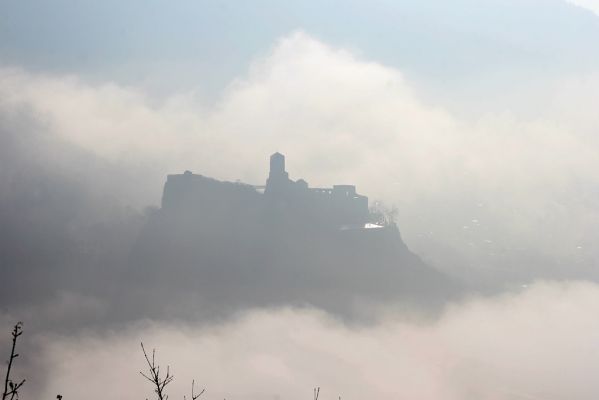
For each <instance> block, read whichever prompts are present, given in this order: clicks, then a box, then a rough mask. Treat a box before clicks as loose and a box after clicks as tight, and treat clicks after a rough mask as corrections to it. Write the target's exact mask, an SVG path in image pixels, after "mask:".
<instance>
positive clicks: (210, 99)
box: [0, 0, 599, 400]
mask: <svg viewBox="0 0 599 400" xmlns="http://www.w3.org/2000/svg"><path fill="white" fill-rule="evenodd" d="M598 13H599V2H597V1H592V0H572V1H570V2H566V1H561V0H485V1H480V0H453V1H441V0H439V1H433V0H427V1H411V0H396V1H391V0H388V1H386V0H379V1H374V2H373V1H368V2H365V1H357V0H350V1H340V0H339V1H337V0H331V1H312V0H308V1H297V2H291V1H289V2H280V1H274V0H273V1H269V0H263V1H256V2H235V1H221V2H216V1H215V2H208V1H179V2H160V1H141V0H140V1H135V0H133V1H128V2H122V1H112V0H107V1H102V2H95V1H70V0H57V1H51V2H50V1H33V0H31V1H30V0H20V1H3V2H1V3H0V135H1V136H0V218H2V222H4V223H7V222H8V223H10V224H9V225H8V226H10V227H11V228H10V232H9V233H6V232H4V236H5V237H6V238H8V239H10V240H4V239H5V238H4V237H3V241H2V243H0V249H3V250H6V249H8V250H10V251H11V252H17V253H18V254H28V253H27V252H26V250H24V249H28V248H31V244H32V243H38V242H36V241H39V243H42V245H40V249H41V250H43V252H42V253H40V254H43V257H46V256H47V255H50V256H52V255H53V254H54V252H53V250H54V248H55V247H60V246H63V245H64V243H70V242H69V240H70V238H71V237H72V236H77V235H78V234H79V233H80V232H81V229H83V228H85V229H87V228H89V227H90V226H91V227H94V229H98V227H100V229H99V230H100V231H102V228H104V227H105V226H110V227H114V226H118V227H119V229H120V230H121V231H126V230H127V229H128V226H129V224H130V223H131V221H137V220H136V218H137V216H139V215H141V214H140V213H141V211H140V210H143V209H144V207H146V206H156V205H158V204H159V201H160V195H161V191H162V185H163V183H164V180H165V176H166V175H167V174H169V173H180V172H182V171H184V170H186V169H189V170H192V171H194V172H196V173H200V174H204V175H207V176H212V177H215V178H218V179H227V180H236V179H241V180H242V181H244V182H248V183H256V184H262V183H263V182H264V180H265V178H266V174H267V167H268V163H267V159H268V156H269V155H270V154H271V153H272V152H274V151H281V152H283V153H285V154H286V155H287V157H288V158H287V169H288V171H289V173H290V176H291V178H293V179H298V178H304V179H306V180H307V181H308V182H309V183H310V184H312V185H314V186H321V185H322V186H329V185H332V184H337V183H355V184H356V185H357V187H358V191H359V192H360V193H363V194H366V195H368V196H370V198H371V200H373V201H374V200H382V201H384V202H385V203H387V204H394V205H396V206H397V207H398V223H399V228H400V230H401V232H402V235H403V238H404V240H405V241H406V243H407V244H408V246H409V247H410V248H411V249H412V250H413V251H415V252H416V253H417V254H418V255H420V256H421V257H422V258H423V259H424V260H425V261H427V262H429V263H430V264H431V265H434V266H435V267H437V268H439V269H441V270H443V271H446V272H449V273H451V274H454V275H456V276H458V277H460V278H461V279H464V280H466V281H470V282H476V283H479V284H495V285H498V286H503V285H506V286H508V287H509V288H510V289H513V288H514V287H517V288H518V290H517V293H511V294H504V295H498V296H496V297H493V298H487V299H474V300H471V301H464V302H462V303H460V304H454V305H452V306H450V307H449V309H448V311H446V312H445V313H444V314H443V315H442V316H441V317H440V319H439V320H437V321H435V322H432V323H431V322H430V321H429V322H421V321H420V322H417V323H414V322H413V321H406V320H405V318H404V317H405V316H400V317H397V316H396V315H393V316H390V317H388V318H387V319H384V320H383V321H382V322H381V323H380V325H379V326H372V327H367V328H358V329H354V328H353V327H347V326H344V325H343V324H341V323H340V322H338V321H335V320H334V319H331V318H332V317H330V316H326V315H322V314H321V312H320V311H318V310H302V311H298V310H283V311H281V310H277V311H272V312H267V311H264V310H258V311H256V312H255V313H251V314H248V315H246V316H240V320H239V321H233V322H230V321H229V322H227V323H225V324H224V325H222V326H221V325H219V326H217V327H214V329H222V330H223V331H222V332H224V333H223V334H222V335H216V334H215V333H214V332H213V331H210V330H208V331H206V330H205V329H208V328H205V327H203V326H201V327H198V326H196V325H194V323H182V325H181V326H180V327H179V326H177V327H176V328H177V329H174V328H173V327H172V326H166V325H165V323H164V322H160V321H154V322H147V321H146V322H139V321H136V322H134V323H132V324H131V325H128V326H127V327H126V328H125V329H124V331H123V332H124V333H122V332H121V333H119V332H116V333H114V332H108V333H106V332H101V333H97V334H95V335H92V336H91V337H89V336H88V334H87V333H83V334H80V332H74V333H72V334H71V335H66V336H60V335H54V336H53V335H52V334H45V333H43V332H42V333H39V332H38V333H37V334H36V336H35V337H34V338H33V339H32V343H34V345H35V346H38V347H36V349H40V354H41V355H42V358H41V361H40V363H41V365H38V366H37V368H40V369H41V370H43V371H44V374H43V375H44V377H47V378H48V381H47V382H46V381H43V382H40V381H38V382H37V383H31V386H30V388H31V389H30V390H32V391H34V390H35V391H36V392H32V393H37V394H40V395H41V394H43V396H45V397H49V396H52V395H54V393H55V392H57V391H59V390H60V391H64V390H65V389H64V388H65V387H68V386H69V384H68V382H73V381H79V380H83V381H89V382H95V381H94V380H93V378H92V377H90V374H86V373H83V372H82V371H89V369H90V368H91V366H90V364H88V361H87V360H101V364H99V368H100V369H99V370H101V371H105V372H103V373H102V374H106V376H112V374H120V373H123V374H124V375H119V377H120V378H118V377H117V378H115V379H123V382H128V379H137V377H136V376H135V374H136V373H137V370H138V369H139V368H141V365H140V366H139V367H137V365H138V364H135V365H134V366H131V365H127V362H126V361H122V362H121V361H120V358H117V359H114V358H111V356H110V354H115V353H116V354H119V355H123V354H125V355H126V356H123V360H125V357H127V358H126V360H127V361H128V360H130V357H134V356H133V355H132V354H134V353H136V352H137V347H135V346H137V344H136V343H137V341H139V339H140V337H147V338H149V340H152V341H153V342H154V343H151V345H156V346H157V347H159V348H164V352H165V354H164V359H165V360H169V355H173V356H172V358H170V360H173V361H172V362H173V364H175V365H176V363H178V364H179V365H181V366H182V368H187V369H188V370H191V369H192V368H193V367H194V363H193V362H195V361H193V362H192V361H190V360H189V357H187V358H186V357H185V353H186V348H185V346H179V343H184V344H189V345H190V346H194V348H196V347H195V346H197V348H198V349H199V350H198V351H199V352H202V353H203V354H208V356H207V357H206V358H204V360H206V359H207V360H211V361H210V362H209V363H208V364H205V363H204V364H202V367H201V368H205V367H206V365H209V366H211V365H217V366H218V368H217V369H214V370H206V369H198V371H199V372H201V373H202V374H204V375H203V376H198V377H197V378H198V379H202V378H204V381H205V382H206V384H210V386H211V387H212V388H215V389H214V390H215V393H218V395H219V396H220V395H227V396H228V395H230V394H231V393H233V394H235V396H232V397H236V398H244V397H242V394H244V395H246V396H247V397H245V398H258V397H259V398H264V395H265V393H266V392H264V391H263V388H264V387H265V386H267V384H268V383H270V382H273V381H276V382H277V384H276V385H274V386H273V387H272V390H270V389H269V391H268V393H267V394H268V395H269V396H271V395H272V396H274V395H275V394H277V393H278V394H280V393H281V392H287V393H289V391H295V392H293V395H291V396H289V397H291V398H295V397H296V396H297V397H298V398H299V397H302V396H303V395H302V396H299V395H298V394H297V393H298V391H299V390H300V389H301V387H303V388H305V390H306V392H305V395H306V396H309V395H310V390H311V388H312V386H317V385H325V384H327V385H328V386H329V388H332V389H331V390H333V388H334V390H338V391H339V392H341V390H342V389H343V388H345V389H346V390H349V391H351V392H352V393H354V394H356V393H358V394H360V396H362V397H377V398H392V397H394V396H395V395H396V394H398V393H399V394H402V395H404V396H406V397H415V398H423V399H453V398H455V399H467V398H473V399H489V400H490V399H520V398H530V399H534V398H543V399H552V398H556V399H571V398H580V399H585V398H589V399H590V398H596V397H597V394H598V393H599V388H597V387H595V386H593V385H592V384H590V383H589V382H591V381H592V380H593V379H592V377H590V376H588V373H589V371H593V370H596V368H593V366H595V365H596V359H598V358H597V346H596V345H594V344H593V343H594V342H593V339H592V338H591V336H592V334H593V333H594V332H596V331H597V326H596V324H593V323H592V320H593V315H596V311H597V310H596V305H597V304H598V303H597V302H598V299H599V295H598V294H597V293H599V289H597V285H596V283H593V282H597V281H598V280H599V270H598V269H597V262H598V260H599V251H598V250H597V246H596V239H597V237H598V235H599V228H598V227H599V173H598V171H599V158H598V157H597V154H599V136H598V135H597V134H598V133H599V132H598V129H599V128H598V127H599V113H597V106H598V105H599V15H598ZM23 210H25V211H23ZM132 210H133V211H132ZM40 222H42V223H41V224H40ZM133 225H134V224H133ZM82 227H83V228H82ZM32 232H33V233H32ZM86 232H87V231H86ZM93 232H94V234H95V232H97V231H96V230H93ZM102 232H103V231H102ZM108 232H111V231H109V230H108ZM119 232H120V231H119ZM13 233H14V234H13ZM92 237H95V236H92ZM120 237H123V236H120V235H115V236H114V237H112V234H110V233H109V234H107V233H105V232H104V233H103V234H102V235H99V236H98V240H97V242H98V243H99V245H98V248H104V247H102V246H105V248H110V249H112V248H113V247H110V246H111V240H110V239H111V238H112V239H115V238H120ZM2 246H3V247H2ZM41 250H40V251H41ZM98 252H100V250H98ZM11 254H12V253H11ZM69 254H70V253H69ZM94 254H95V253H94ZM31 258H35V254H33V255H31ZM4 261H6V260H4ZM2 267H3V268H6V270H8V268H9V267H10V268H13V267H14V268H16V267H15V266H12V265H10V266H9V265H8V264H4V265H2ZM40 276H41V277H40V278H38V279H39V281H40V282H41V283H43V281H44V278H43V276H44V275H43V274H42V275H40ZM59 278H60V279H61V280H62V279H63V278H64V279H65V280H68V278H69V276H68V275H67V274H65V276H64V277H63V276H61V277H59ZM544 280H546V281H549V282H537V283H534V284H531V286H526V284H528V283H530V282H532V281H544ZM570 280H580V281H586V282H578V283H573V282H563V281H570ZM523 285H524V286H523ZM19 295H20V296H22V298H23V299H25V300H24V301H23V302H22V303H23V304H20V305H19V307H18V308H16V309H5V308H2V309H0V323H1V325H2V326H6V325H7V324H8V323H9V321H12V320H13V319H15V318H21V317H20V315H25V317H24V318H26V319H31V320H36V319H40V320H42V321H45V322H48V324H51V323H54V324H60V323H62V322H63V321H73V320H79V319H85V318H88V319H90V320H93V319H100V320H102V318H108V317H107V316H106V315H104V314H102V313H103V312H105V310H106V308H105V304H104V303H105V299H101V298H95V297H94V294H93V293H86V294H81V293H64V292H60V293H55V294H54V295H53V296H54V297H53V300H51V301H48V302H47V303H44V304H42V305H40V304H32V302H31V301H27V298H28V296H29V294H27V293H19ZM244 318H245V319H244ZM281 321H284V322H281ZM285 323H288V324H289V326H303V327H307V328H306V329H307V333H306V335H311V336H310V337H309V338H308V339H307V338H305V337H295V336H293V335H291V334H289V332H288V331H287V330H285V328H284V326H283V327H281V324H283V325H285ZM147 324H149V325H147ZM265 326H266V327H272V332H269V335H270V336H273V337H275V339H280V341H277V340H275V339H273V340H269V339H268V338H270V336H269V335H266V336H265V337H266V339H265V338H264V337H262V336H261V335H262V333H261V332H263V331H262V329H264V327H265ZM179 328H180V329H179ZM360 329H366V330H365V331H364V330H360ZM480 329H483V333H482V334H481V335H480V336H478V335H475V334H474V333H473V332H476V333H478V332H480V331H479V330H480ZM173 330H176V332H173ZM273 332H274V333H273ZM277 333H278V334H277ZM286 335H287V336H286ZM469 335H474V336H469ZM246 337H249V338H251V340H253V342H252V343H253V344H254V347H252V350H249V351H248V352H247V353H245V352H244V351H240V352H239V353H234V354H231V353H230V352H229V350H228V349H229V348H230V347H233V348H236V349H241V348H243V346H244V344H243V343H245V342H244V340H245V338H246ZM539 337H540V338H542V340H541V341H539V340H538V338H539ZM340 338H342V339H340ZM398 338H399V339H398ZM400 339H401V340H400ZM134 342H135V343H134ZM133 343H134V344H135V345H134V346H133ZM164 343H174V344H173V345H172V346H171V347H169V348H168V350H167V348H166V345H164ZM315 343H316V344H315ZM319 343H320V344H319ZM381 343H384V345H381ZM169 346H170V345H169ZM319 346H320V347H319ZM323 346H324V347H323ZM385 346H389V347H390V348H392V349H394V351H395V353H394V356H395V358H394V357H390V356H389V355H388V353H387V351H386V348H387V347H385ZM497 346H498V348H499V350H498V351H493V352H491V354H489V349H490V348H491V349H496V348H497ZM283 348H284V349H286V351H288V353H285V352H281V349H283ZM254 349H257V350H254ZM288 349H290V350H288ZM348 349H351V351H348ZM414 349H418V351H415V350H414ZM254 351H255V353H253V352H254ZM65 354H66V355H68V361H64V364H60V365H59V366H56V367H53V368H47V366H48V365H49V364H52V363H53V362H54V361H53V360H56V359H57V358H59V356H60V357H64V355H65ZM81 354H84V356H81ZM362 356H363V357H362ZM119 357H120V356H119ZM286 357H289V358H286ZM364 358H365V359H366V360H367V361H366V363H367V365H371V364H370V363H372V371H374V372H372V374H362V373H358V372H359V371H360V369H359V367H360V366H363V364H361V363H362V360H363V359H364ZM396 359H400V361H399V362H398V364H395V360H396ZM406 359H407V360H412V361H413V362H414V364H412V363H408V362H407V361H406ZM200 360H201V359H200ZM558 360H559V362H558ZM117 361H118V362H117ZM115 362H116V363H117V364H118V368H113V364H114V363H115ZM61 363H62V361H61ZM321 363H322V366H323V367H322V370H316V371H317V372H318V373H316V372H314V370H310V369H311V368H312V367H313V366H314V365H317V366H320V365H321ZM412 365H417V366H418V368H415V369H414V370H413V371H412V368H411V366H412ZM561 365H563V368H557V367H559V366H561ZM96 367H98V365H94V368H96ZM121 367H122V368H121ZM131 367H132V368H131ZM123 368H125V369H126V371H124V369H123ZM558 369H559V371H558ZM96 370H97V369H96ZM246 370H251V371H252V374H254V375H251V374H250V376H248V377H244V378H243V379H241V380H240V381H239V382H240V383H239V385H238V386H235V387H234V389H229V388H224V386H226V385H227V384H228V382H227V381H224V378H223V376H225V375H226V376H232V375H237V374H239V371H246ZM563 370H567V371H569V372H568V373H563ZM214 371H217V372H219V373H216V372H214ZM306 371H308V372H306ZM330 371H336V372H330ZM356 371H358V372H356ZM389 371H401V373H402V374H403V375H402V376H403V377H404V378H405V377H406V376H408V377H410V383H406V384H405V385H402V386H401V388H399V389H398V388H396V387H394V386H393V384H395V382H396V380H395V376H394V375H393V373H390V372H389ZM514 371H515V372H514ZM337 372H338V373H337ZM412 372H413V373H414V374H413V375H411V373H412ZM128 373H131V377H130V378H129V375H126V374H128ZM398 373H399V372H398ZM102 374H101V375H102ZM185 374H186V375H185V379H187V377H188V376H189V375H191V374H190V373H188V372H185ZM473 374H474V375H475V376H476V378H472V375H473ZM102 376H104V375H102ZM323 376H324V377H325V378H322V377H323ZM123 377H125V378H123ZM293 377H298V378H297V380H294V378H293ZM354 377H355V378H354ZM555 377H558V379H554V378H555ZM63 382H65V383H63ZM278 382H283V383H281V384H280V386H279V383H278ZM413 382H416V383H415V384H414V383H413ZM139 383H140V385H142V384H143V383H142V382H139ZM593 384H594V383H593ZM411 385H413V386H411ZM122 386H126V387H127V388H128V389H131V390H133V389H136V390H137V388H138V386H130V385H128V384H127V385H124V383H123V385H122ZM541 386H542V387H543V388H544V389H543V390H545V391H543V390H541V389H539V388H540V387H541ZM86 389H87V387H79V386H77V385H74V386H72V387H69V388H68V390H70V398H75V397H81V396H82V394H81V393H82V392H83V391H85V390H86ZM113 389H114V388H113ZM116 389H118V387H116ZM119 393H124V392H122V391H119ZM135 393H139V392H138V391H136V392H135ZM339 394H341V395H343V396H344V397H343V398H345V393H339ZM127 395H133V394H131V393H129V392H127ZM327 396H329V397H327V398H333V397H332V396H335V398H337V397H336V396H337V393H334V394H333V393H331V394H330V395H329V394H327ZM469 396H470V397H469ZM104 397H106V396H104ZM109 397H110V396H109ZM113 397H114V396H113ZM221 397H222V396H221ZM283 397H284V396H281V398H283ZM356 397H357V395H356ZM395 397H397V396H395ZM65 398H67V397H65ZM347 398H353V397H352V396H348V397H347Z"/></svg>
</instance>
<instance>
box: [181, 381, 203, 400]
mask: <svg viewBox="0 0 599 400" xmlns="http://www.w3.org/2000/svg"><path fill="white" fill-rule="evenodd" d="M195 383H196V382H195V380H192V381H191V400H197V399H198V397H200V396H201V395H203V394H204V392H205V391H206V388H204V389H202V391H201V392H200V393H198V394H195V392H194V387H195ZM183 400H187V399H186V397H185V396H183Z"/></svg>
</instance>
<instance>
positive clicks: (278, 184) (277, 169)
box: [266, 152, 291, 194]
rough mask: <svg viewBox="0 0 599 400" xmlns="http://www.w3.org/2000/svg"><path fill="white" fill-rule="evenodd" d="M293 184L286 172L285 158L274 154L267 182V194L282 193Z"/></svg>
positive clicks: (271, 157)
mask: <svg viewBox="0 0 599 400" xmlns="http://www.w3.org/2000/svg"><path fill="white" fill-rule="evenodd" d="M290 184H291V181H290V180H289V174H288V173H287V171H285V156H284V155H283V154H281V153H278V152H277V153H274V154H273V155H271V156H270V172H269V174H268V180H267V181H266V193H271V194H274V193H281V192H283V191H286V190H287V189H288V187H289V185H290Z"/></svg>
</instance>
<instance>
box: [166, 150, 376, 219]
mask: <svg viewBox="0 0 599 400" xmlns="http://www.w3.org/2000/svg"><path fill="white" fill-rule="evenodd" d="M262 192H263V193H262ZM259 203H262V204H259ZM226 204H229V205H230V207H231V208H235V209H239V208H245V209H247V208H263V207H264V206H266V209H267V210H268V211H269V215H270V216H271V217H276V216H281V215H282V214H293V215H296V216H297V215H301V216H303V217H305V218H308V219H309V220H311V221H317V222H319V223H323V224H329V225H334V226H337V227H342V228H345V229H347V228H364V227H369V228H372V227H377V226H376V225H374V224H372V222H374V221H373V216H372V215H371V213H370V212H369V208H368V197H366V196H363V195H360V194H358V193H356V187H355V186H354V185H333V187H331V188H311V187H309V185H308V182H306V181H305V180H304V179H298V180H297V181H294V180H292V179H290V178H289V173H288V172H287V171H286V169H285V156H284V155H283V154H281V153H278V152H277V153H274V154H272V155H271V156H270V171H269V174H268V178H267V180H266V185H265V186H256V185H248V184H244V183H239V182H236V183H232V182H221V181H217V180H214V179H212V178H207V177H204V176H202V175H196V174H193V173H192V172H190V171H185V173H183V174H177V175H169V176H168V177H167V182H166V185H165V187H164V194H163V198H162V208H163V209H165V210H169V209H170V210H175V209H186V208H189V207H191V208H196V207H198V206H200V205H202V206H203V207H205V208H206V207H208V208H216V209H222V207H224V206H225V205H226Z"/></svg>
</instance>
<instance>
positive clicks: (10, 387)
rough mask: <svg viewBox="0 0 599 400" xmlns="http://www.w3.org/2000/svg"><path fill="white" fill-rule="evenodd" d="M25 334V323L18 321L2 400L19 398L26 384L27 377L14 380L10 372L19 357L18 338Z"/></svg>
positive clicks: (13, 334) (14, 331)
mask: <svg viewBox="0 0 599 400" xmlns="http://www.w3.org/2000/svg"><path fill="white" fill-rule="evenodd" d="M22 334H23V323H22V322H17V323H16V324H15V326H14V327H13V330H12V332H11V335H12V347H11V350H10V357H9V359H8V366H7V368H6V377H5V378H4V392H2V400H6V399H9V400H13V399H15V398H17V399H18V398H19V389H21V387H22V386H23V384H25V379H23V380H21V381H14V380H13V379H12V378H11V376H10V373H11V372H12V366H13V362H14V360H15V359H16V358H17V357H19V353H17V352H16V350H17V339H18V338H19V336H21V335H22Z"/></svg>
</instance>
